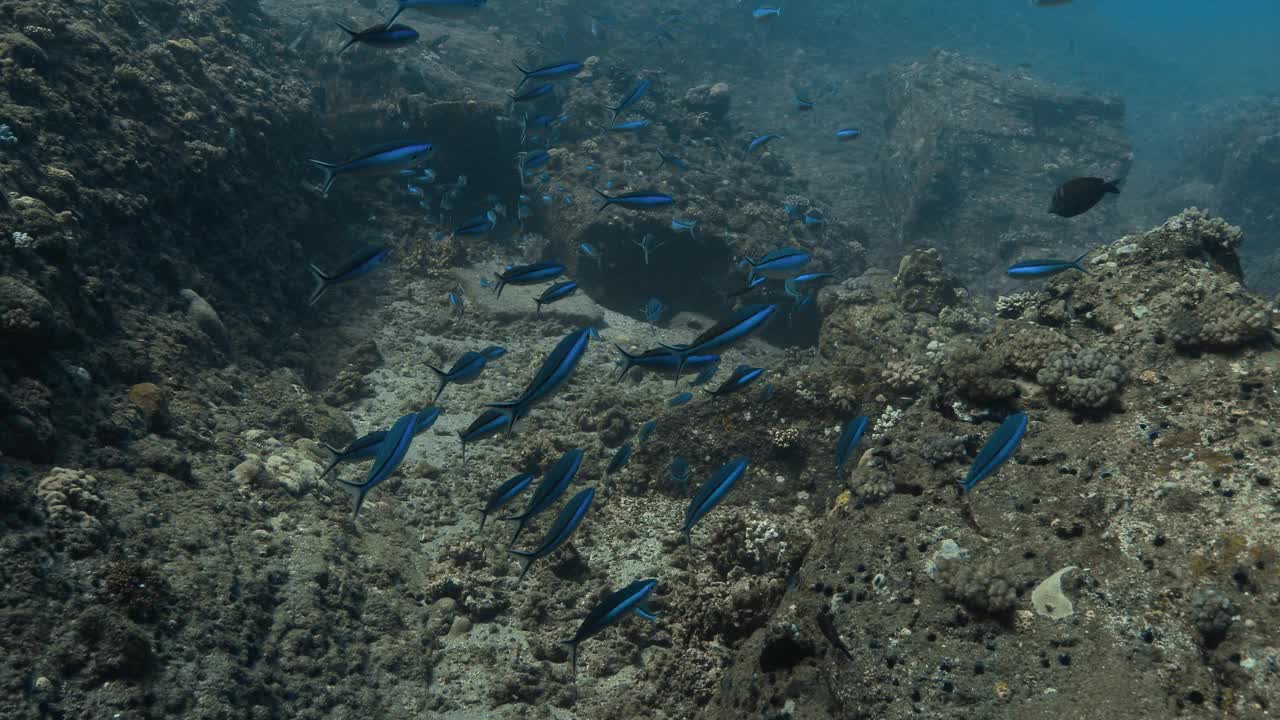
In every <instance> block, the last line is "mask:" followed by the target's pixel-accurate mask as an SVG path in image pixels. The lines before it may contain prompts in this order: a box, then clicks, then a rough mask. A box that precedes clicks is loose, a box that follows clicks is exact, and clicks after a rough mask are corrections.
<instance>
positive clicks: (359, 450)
mask: <svg viewBox="0 0 1280 720" xmlns="http://www.w3.org/2000/svg"><path fill="white" fill-rule="evenodd" d="M439 418H440V408H437V407H427V408H424V409H422V410H419V411H418V417H417V419H416V420H415V421H414V424H413V434H414V435H415V436H417V435H421V434H422V433H424V432H426V431H427V430H430V429H431V426H432V425H435V424H436V420H438V419H439ZM386 437H387V431H386V430H374V431H373V432H371V433H367V434H365V435H363V436H361V437H359V438H357V439H355V440H353V441H352V442H351V444H350V445H348V446H347V447H346V448H345V449H342V450H339V449H337V448H335V447H333V446H332V445H327V444H326V445H325V446H324V448H325V450H326V451H327V452H328V453H329V455H330V457H329V465H328V466H327V467H325V469H324V472H321V473H320V477H319V478H317V479H323V478H324V476H325V475H328V474H329V473H330V472H332V471H333V469H334V468H335V467H337V466H338V464H339V463H344V462H351V461H353V460H368V459H369V458H372V457H376V456H377V455H378V446H379V445H381V444H382V441H383V440H384V439H385V438H386Z"/></svg>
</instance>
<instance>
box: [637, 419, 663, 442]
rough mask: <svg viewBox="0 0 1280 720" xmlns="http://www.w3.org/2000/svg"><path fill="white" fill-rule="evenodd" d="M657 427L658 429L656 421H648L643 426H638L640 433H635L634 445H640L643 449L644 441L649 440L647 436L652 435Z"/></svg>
mask: <svg viewBox="0 0 1280 720" xmlns="http://www.w3.org/2000/svg"><path fill="white" fill-rule="evenodd" d="M657 427H658V421H657V420H650V421H648V422H646V423H645V424H643V425H641V426H640V432H637V433H636V444H637V445H640V446H641V447H643V446H644V443H645V441H646V440H648V439H649V436H650V435H652V434H653V431H654V430H655V429H656V428H657Z"/></svg>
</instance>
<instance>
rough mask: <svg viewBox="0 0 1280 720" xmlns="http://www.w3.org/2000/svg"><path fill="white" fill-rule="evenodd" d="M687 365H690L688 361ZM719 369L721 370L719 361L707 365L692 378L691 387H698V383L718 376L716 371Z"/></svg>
mask: <svg viewBox="0 0 1280 720" xmlns="http://www.w3.org/2000/svg"><path fill="white" fill-rule="evenodd" d="M690 359H692V358H690ZM686 367H688V364H687V363H686ZM719 370H720V363H719V362H714V363H712V364H710V365H708V366H707V367H705V368H703V370H702V372H700V373H698V374H697V376H695V377H694V378H693V379H692V380H690V381H689V387H697V386H698V385H701V384H703V383H705V382H707V381H709V380H710V379H711V378H713V377H715V376H716V373H717V372H718V371H719Z"/></svg>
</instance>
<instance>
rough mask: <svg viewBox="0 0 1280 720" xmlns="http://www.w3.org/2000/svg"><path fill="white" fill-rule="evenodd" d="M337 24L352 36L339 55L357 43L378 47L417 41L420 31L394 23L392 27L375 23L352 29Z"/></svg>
mask: <svg viewBox="0 0 1280 720" xmlns="http://www.w3.org/2000/svg"><path fill="white" fill-rule="evenodd" d="M335 24H336V25H337V26H338V27H339V28H341V29H342V31H343V32H345V33H346V34H347V35H350V36H351V37H350V39H348V40H347V42H346V44H345V45H343V46H342V49H341V50H339V51H338V54H339V55H341V54H342V53H344V52H346V51H347V48H349V47H351V46H352V45H355V44H356V43H364V44H365V45H368V46H370V47H376V48H397V47H401V46H404V45H408V44H409V43H412V42H416V41H417V39H418V31H417V30H414V29H413V28H411V27H409V26H408V25H392V26H391V27H387V26H386V25H374V26H373V27H370V28H365V29H364V30H352V29H351V28H349V27H347V26H346V25H343V24H342V23H335Z"/></svg>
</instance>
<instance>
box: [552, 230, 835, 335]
mask: <svg viewBox="0 0 1280 720" xmlns="http://www.w3.org/2000/svg"><path fill="white" fill-rule="evenodd" d="M604 212H610V210H605V211H604ZM648 234H652V235H653V236H654V237H655V238H657V241H658V243H659V244H658V245H657V247H654V248H652V249H650V250H649V253H648V262H647V263H646V262H645V251H644V250H643V249H642V248H641V246H640V244H639V243H640V240H641V239H642V238H643V237H644V236H645V235H648ZM574 242H575V243H589V244H590V245H591V246H592V247H594V248H596V250H597V252H598V253H599V254H600V262H599V263H597V262H596V261H594V260H592V259H591V258H588V257H585V256H583V255H581V254H580V253H578V252H577V247H576V246H575V247H574V248H565V249H564V253H565V255H566V256H573V257H575V263H574V265H575V267H573V269H572V272H573V273H574V278H575V279H576V280H577V281H578V282H579V283H581V285H582V287H583V289H584V290H585V291H586V292H587V294H589V295H590V296H591V297H592V298H593V299H594V300H595V301H596V302H598V303H600V305H602V306H603V307H606V308H608V309H610V310H613V311H614V312H618V313H621V314H624V315H628V316H630V317H635V318H643V317H644V307H645V303H646V302H648V300H649V298H651V297H656V298H658V299H659V300H661V301H662V303H663V305H665V306H666V309H665V311H664V312H663V314H662V317H661V318H660V319H659V321H658V323H657V325H658V327H659V329H660V330H666V331H667V332H666V333H664V335H663V336H664V337H667V338H669V339H675V338H681V337H682V336H685V335H687V337H686V338H684V339H685V340H692V339H693V338H694V337H695V336H696V335H697V334H698V333H699V332H701V331H703V330H705V329H707V328H708V327H710V325H699V326H696V327H695V326H693V325H692V324H689V325H686V326H682V325H681V324H680V323H677V324H672V320H673V318H675V316H677V315H679V314H680V313H694V314H697V315H701V316H704V317H706V318H709V319H710V320H711V322H719V321H720V320H722V319H724V318H726V317H728V316H729V315H730V314H731V313H733V312H734V310H735V308H740V307H742V306H744V305H751V304H755V303H765V302H768V303H776V304H777V305H778V313H777V315H775V316H774V318H773V319H772V320H771V321H770V322H769V324H768V325H767V326H766V327H765V328H764V330H763V331H762V332H761V337H762V338H763V339H764V340H765V341H766V342H768V343H770V344H772V345H775V346H778V347H792V346H802V347H803V346H816V345H817V342H818V330H819V327H820V326H821V315H820V313H819V312H818V310H817V307H816V304H817V303H816V301H809V302H807V303H805V305H803V306H801V307H799V308H796V303H795V301H794V300H793V299H792V298H791V297H789V296H788V295H787V294H786V292H785V291H784V289H783V281H782V280H774V279H770V280H768V281H767V282H766V283H765V286H764V287H763V288H761V289H757V290H755V291H753V292H751V293H750V294H748V295H745V296H743V297H741V298H739V302H738V304H737V305H735V304H734V302H733V300H732V299H730V298H727V297H726V296H725V292H726V291H730V290H737V289H739V288H741V287H744V286H745V285H746V282H747V273H746V271H745V270H743V269H741V268H739V267H738V265H737V261H738V257H737V256H735V254H734V253H733V251H732V250H731V248H730V247H729V246H728V245H727V244H726V243H725V241H724V238H723V237H720V236H717V235H711V234H704V233H701V232H700V233H698V234H697V237H691V236H690V235H689V234H687V233H683V232H682V233H680V234H678V235H677V234H674V233H673V231H672V230H671V228H670V223H669V221H667V220H666V219H665V218H661V216H657V215H655V216H653V217H652V219H650V218H641V219H639V220H637V221H636V222H635V223H634V224H628V225H624V226H619V225H617V224H615V223H608V222H604V221H600V222H594V223H592V224H591V225H590V226H589V227H587V228H585V229H584V230H583V232H582V233H581V234H579V235H578V236H576V238H575V240H574ZM673 335H674V336H675V338H672V336H673Z"/></svg>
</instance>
